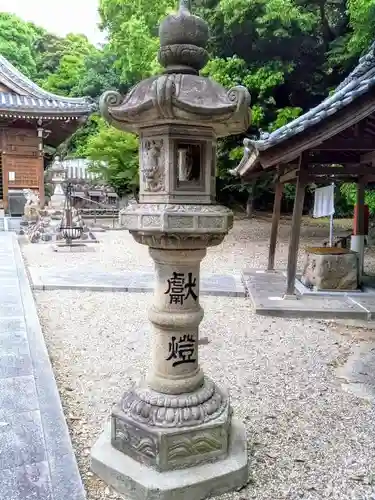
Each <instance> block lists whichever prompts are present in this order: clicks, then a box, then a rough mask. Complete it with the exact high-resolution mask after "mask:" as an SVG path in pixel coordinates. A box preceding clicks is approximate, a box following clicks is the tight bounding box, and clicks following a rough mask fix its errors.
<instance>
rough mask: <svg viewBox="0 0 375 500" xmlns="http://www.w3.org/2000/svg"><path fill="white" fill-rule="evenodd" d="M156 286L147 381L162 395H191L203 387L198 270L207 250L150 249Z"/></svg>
mask: <svg viewBox="0 0 375 500" xmlns="http://www.w3.org/2000/svg"><path fill="white" fill-rule="evenodd" d="M150 255H151V257H152V259H153V260H154V262H155V272H156V286H155V293H154V300H153V304H152V306H151V309H150V312H149V318H150V320H151V322H152V324H153V327H154V332H155V334H154V338H153V341H152V366H151V370H150V372H149V375H148V378H147V381H148V385H149V387H150V388H151V389H153V390H155V391H159V392H162V393H163V394H183V393H184V392H192V391H194V390H195V389H197V388H199V387H200V386H202V385H203V372H202V370H201V368H200V367H199V363H198V327H199V324H200V322H201V321H202V319H203V309H202V308H201V306H200V304H199V268H200V263H201V260H202V259H203V257H204V256H205V255H206V249H199V250H190V251H181V250H161V249H155V248H150Z"/></svg>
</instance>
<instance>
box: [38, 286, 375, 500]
mask: <svg viewBox="0 0 375 500" xmlns="http://www.w3.org/2000/svg"><path fill="white" fill-rule="evenodd" d="M36 299H37V303H38V308H39V314H40V318H41V321H42V326H43V329H44V332H45V336H46V341H47V344H48V347H49V351H50V354H51V357H52V362H53V366H54V369H55V373H56V376H57V382H58V385H59V387H60V390H61V395H62V400H63V403H64V407H65V411H66V414H67V417H68V422H69V425H70V429H71V433H72V439H73V444H74V447H75V450H76V453H77V457H78V461H79V466H80V470H81V472H82V475H83V478H84V481H85V485H86V488H87V491H88V499H89V500H97V499H100V500H104V499H105V500H107V499H111V498H122V497H120V496H117V495H116V494H115V493H114V492H113V491H112V490H111V489H110V488H107V487H106V486H105V485H103V484H102V483H101V482H100V481H99V480H97V479H96V478H95V477H94V476H92V475H91V473H90V472H89V469H88V466H89V450H90V446H91V445H92V444H93V443H94V442H95V440H96V439H97V437H98V435H99V434H100V432H101V430H102V428H103V425H104V423H105V421H106V419H107V418H108V414H109V409H110V408H111V406H112V404H113V403H114V402H115V401H117V400H118V399H119V398H120V396H121V394H122V392H123V391H124V390H126V389H127V388H128V387H130V385H131V384H132V383H133V381H135V380H137V378H138V377H139V375H142V374H144V372H145V367H146V365H147V361H148V357H147V356H145V353H147V352H148V348H149V340H150V337H149V334H150V326H149V325H148V323H147V321H146V309H147V304H148V301H149V300H150V296H149V295H139V294H137V295H135V294H134V295H133V294H118V293H96V294H92V293H89V292H82V293H79V292H67V291H65V292H61V291H56V292H38V293H37V294H36ZM202 304H203V306H204V307H205V310H206V317H205V319H204V321H203V324H202V328H201V334H202V336H207V337H208V338H209V344H208V345H206V346H203V347H201V363H202V365H203V366H204V368H205V370H206V372H207V373H208V374H209V375H211V376H212V377H214V378H215V380H216V381H217V382H218V383H219V384H221V385H223V386H226V387H230V390H231V397H232V404H233V407H234V410H235V413H236V415H237V416H238V417H239V418H241V419H243V420H244V421H245V422H246V426H247V432H248V439H249V447H250V450H251V468H250V472H251V483H250V485H249V486H248V487H247V488H246V489H245V490H243V491H241V492H239V493H230V494H228V495H225V496H224V497H223V498H225V499H228V500H229V499H230V500H242V499H257V500H271V499H272V500H279V499H280V500H281V499H300V498H303V499H309V500H318V499H323V498H330V499H337V500H346V499H348V500H349V499H350V500H354V499H355V500H365V499H367V500H370V499H375V486H374V485H375V468H373V467H374V463H375V442H374V439H373V435H374V431H375V429H374V426H375V424H374V422H375V410H374V407H373V405H372V404H370V403H369V402H367V401H365V400H362V399H358V398H356V397H355V396H353V395H351V394H349V393H346V392H344V391H343V390H342V388H341V385H340V383H339V381H338V380H337V378H336V377H335V374H334V370H335V367H336V366H338V365H340V364H342V363H343V362H344V361H345V359H346V357H347V356H348V354H349V352H350V348H351V344H352V342H353V339H352V337H351V335H350V334H349V332H347V331H346V332H345V330H344V331H343V334H341V335H339V334H337V333H334V332H330V331H328V330H327V326H326V325H325V324H323V323H319V322H316V321H315V322H313V321H307V320H305V321H296V320H293V321H292V320H290V321H288V320H281V319H277V320H276V319H272V318H262V317H256V316H254V315H253V314H252V313H251V311H250V308H249V303H248V302H247V300H246V299H238V298H237V299H232V298H231V299H229V298H221V297H220V298H219V297H215V298H211V297H205V298H204V299H203V300H202ZM129 311H131V315H129V314H128V313H129ZM228 337H229V339H230V341H229V342H228ZM126 360H128V361H126ZM218 367H220V368H218ZM221 367H225V369H224V370H223V369H222V368H221ZM192 500H193V499H192Z"/></svg>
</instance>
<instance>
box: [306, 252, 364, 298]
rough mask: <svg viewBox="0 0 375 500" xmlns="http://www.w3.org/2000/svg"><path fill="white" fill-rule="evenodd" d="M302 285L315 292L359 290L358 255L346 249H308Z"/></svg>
mask: <svg viewBox="0 0 375 500" xmlns="http://www.w3.org/2000/svg"><path fill="white" fill-rule="evenodd" d="M305 252H306V253H305V262H304V268H303V274H302V279H301V281H302V283H303V284H304V285H305V286H307V287H308V288H311V289H313V290H316V291H319V290H336V291H337V290H342V291H346V290H347V291H350V290H357V289H358V254H357V253H356V252H353V251H352V250H348V249H346V248H337V247H308V248H306V250H305Z"/></svg>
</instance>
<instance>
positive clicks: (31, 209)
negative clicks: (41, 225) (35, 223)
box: [23, 189, 41, 219]
mask: <svg viewBox="0 0 375 500" xmlns="http://www.w3.org/2000/svg"><path fill="white" fill-rule="evenodd" d="M23 195H24V196H25V198H26V203H25V208H24V212H23V213H24V217H25V218H27V219H37V218H38V216H39V213H40V210H41V207H40V199H39V193H37V192H36V191H32V190H31V189H24V190H23Z"/></svg>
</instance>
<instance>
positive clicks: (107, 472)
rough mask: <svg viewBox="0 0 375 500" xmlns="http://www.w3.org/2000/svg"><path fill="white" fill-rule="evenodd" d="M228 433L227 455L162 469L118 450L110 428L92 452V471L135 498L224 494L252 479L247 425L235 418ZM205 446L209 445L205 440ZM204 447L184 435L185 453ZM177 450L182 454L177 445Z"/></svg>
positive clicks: (187, 499)
mask: <svg viewBox="0 0 375 500" xmlns="http://www.w3.org/2000/svg"><path fill="white" fill-rule="evenodd" d="M202 432H205V431H202ZM206 432H207V431H206ZM227 436H228V452H227V455H226V457H225V458H223V459H221V460H219V461H217V460H212V461H210V462H206V463H203V464H200V465H196V466H192V467H187V468H184V469H175V470H169V471H164V472H159V471H158V470H156V469H154V468H152V467H150V466H149V465H146V464H144V463H142V462H140V461H139V460H135V459H134V458H132V457H130V456H129V455H127V454H125V453H123V452H121V451H118V450H116V449H115V448H114V447H113V446H112V445H111V430H110V427H107V429H106V430H105V431H104V433H103V434H102V435H101V436H100V438H99V440H98V441H97V442H96V444H95V446H94V447H93V449H92V451H91V459H92V470H93V471H94V472H96V473H97V474H98V475H99V476H100V477H101V478H102V479H103V480H104V481H105V482H106V483H108V484H110V485H112V486H113V487H114V488H115V489H116V490H117V491H118V492H120V493H122V494H124V495H127V496H128V497H129V498H131V499H135V500H193V499H194V500H201V499H203V498H209V497H212V496H216V495H221V494H223V493H226V492H228V491H232V490H235V489H238V488H240V487H242V486H243V485H245V484H246V483H247V480H248V458H247V449H246V433H245V428H244V426H243V424H242V423H240V422H239V421H238V420H237V419H232V421H231V424H230V428H229V432H228V433H227ZM177 442H178V438H177V436H176V443H177ZM140 443H142V445H143V443H144V441H142V440H140V441H139V444H140ZM145 446H146V445H145ZM204 446H208V444H206V443H205V444H204ZM200 447H201V445H200V444H199V441H198V440H196V442H194V441H192V440H189V438H187V437H186V436H185V435H184V434H181V436H180V449H181V453H186V454H189V455H190V454H191V453H193V454H194V452H195V453H198V452H199V450H200ZM151 449H152V448H151ZM175 450H176V451H175V453H176V454H179V450H178V448H177V445H176V447H175Z"/></svg>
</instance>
